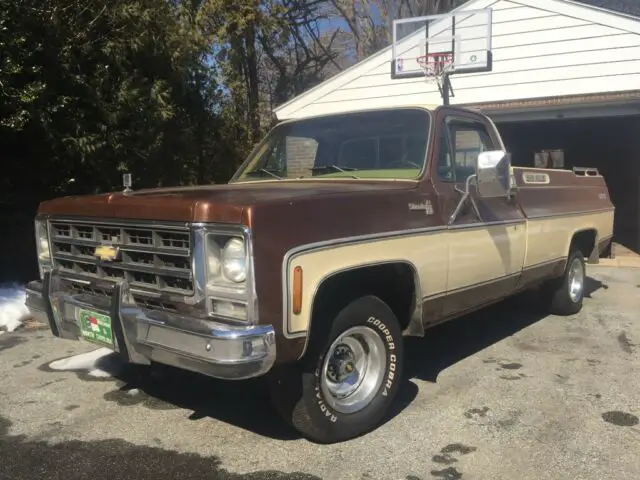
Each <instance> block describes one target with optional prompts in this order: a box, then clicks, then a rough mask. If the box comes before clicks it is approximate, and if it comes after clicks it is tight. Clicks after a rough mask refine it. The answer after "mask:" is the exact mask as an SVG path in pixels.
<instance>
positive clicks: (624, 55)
mask: <svg viewBox="0 0 640 480" xmlns="http://www.w3.org/2000/svg"><path fill="white" fill-rule="evenodd" d="M486 7H490V8H492V9H493V40H492V42H493V71H492V72H485V73H473V74H460V75H454V76H452V77H451V79H452V84H453V90H454V93H455V96H454V97H452V98H451V103H452V104H468V103H480V102H498V101H508V100H520V99H531V98H539V97H550V96H565V95H577V94H590V93H601V92H616V91H625V90H634V89H638V88H639V87H640V20H636V19H634V18H632V17H625V16H622V15H617V14H614V13H609V12H606V11H602V10H595V9H592V8H589V7H585V6H582V5H580V4H576V3H573V2H567V1H565V0H498V1H495V0H493V1H492V0H475V1H471V2H469V3H467V4H466V5H464V6H463V7H462V10H475V9H478V8H486ZM462 31H463V30H462V29H458V32H462ZM390 63H391V49H390V48H387V49H385V50H384V51H382V52H379V53H378V54H376V55H374V56H372V57H370V58H369V59H367V60H365V61H364V62H361V63H360V64H358V65H356V66H355V67H352V69H350V70H349V71H347V72H343V73H342V74H340V75H337V76H336V77H334V78H332V79H329V80H328V81H326V82H324V84H322V85H320V86H319V87H317V88H316V89H313V90H311V91H310V92H308V93H305V94H302V95H300V96H299V97H297V98H296V99H294V100H292V101H291V102H289V103H287V104H285V105H284V106H282V107H280V108H278V109H276V115H277V116H278V118H279V119H286V118H300V117H304V116H308V115H318V114H324V113H335V112H341V111H348V110H353V109H362V108H372V107H387V106H395V105H415V104H427V105H431V104H440V103H441V101H442V100H441V98H440V94H439V92H438V90H437V86H436V85H435V84H432V83H427V82H425V80H424V79H420V78H418V79H403V80H393V79H391V76H390V70H391V65H390Z"/></svg>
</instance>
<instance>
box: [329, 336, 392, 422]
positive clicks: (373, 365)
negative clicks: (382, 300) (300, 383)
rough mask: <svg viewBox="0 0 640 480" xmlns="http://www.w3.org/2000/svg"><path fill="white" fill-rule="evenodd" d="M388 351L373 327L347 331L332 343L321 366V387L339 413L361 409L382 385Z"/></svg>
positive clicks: (330, 403)
mask: <svg viewBox="0 0 640 480" xmlns="http://www.w3.org/2000/svg"><path fill="white" fill-rule="evenodd" d="M386 360H387V352H386V350H385V347H384V343H383V341H382V339H381V338H380V336H379V335H378V334H377V333H376V332H375V331H374V330H372V329H371V328H369V327H365V326H357V327H352V328H349V329H348V330H346V331H344V332H343V333H342V334H341V335H340V336H339V337H338V338H336V340H335V341H334V342H333V343H332V344H331V346H330V347H329V350H328V352H327V356H326V357H325V359H324V363H323V365H322V373H321V377H320V388H321V390H322V393H323V394H324V397H325V400H326V402H327V403H328V404H329V405H330V406H331V407H332V408H333V409H335V410H336V411H338V412H340V413H353V412H357V411H359V410H362V409H363V408H364V407H366V406H367V405H368V404H369V402H371V400H372V399H373V397H374V396H375V395H376V392H377V391H378V389H379V388H380V385H381V384H382V380H383V375H384V372H385V367H386V363H387V361H386Z"/></svg>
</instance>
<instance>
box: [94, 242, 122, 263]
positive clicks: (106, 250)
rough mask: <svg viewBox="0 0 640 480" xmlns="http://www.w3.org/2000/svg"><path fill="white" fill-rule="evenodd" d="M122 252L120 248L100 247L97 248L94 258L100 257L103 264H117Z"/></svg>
mask: <svg viewBox="0 0 640 480" xmlns="http://www.w3.org/2000/svg"><path fill="white" fill-rule="evenodd" d="M119 253H120V250H119V249H118V247H114V246H112V245H100V246H98V247H96V250H95V252H94V254H93V255H94V256H96V257H98V258H99V259H100V260H102V261H103V262H115V261H116V260H118V254H119Z"/></svg>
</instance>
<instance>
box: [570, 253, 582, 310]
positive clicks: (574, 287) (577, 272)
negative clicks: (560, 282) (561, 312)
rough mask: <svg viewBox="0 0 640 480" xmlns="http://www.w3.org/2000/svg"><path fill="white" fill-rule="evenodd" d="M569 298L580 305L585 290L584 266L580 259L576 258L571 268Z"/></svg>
mask: <svg viewBox="0 0 640 480" xmlns="http://www.w3.org/2000/svg"><path fill="white" fill-rule="evenodd" d="M568 280H569V298H570V299H571V301H572V302H573V303H578V302H579V301H580V299H581V298H582V291H583V290H584V265H583V264H582V262H581V261H580V259H579V258H574V259H573V262H571V266H570V267H569V279H568Z"/></svg>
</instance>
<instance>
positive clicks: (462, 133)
mask: <svg viewBox="0 0 640 480" xmlns="http://www.w3.org/2000/svg"><path fill="white" fill-rule="evenodd" d="M440 135H441V137H440V148H439V152H438V157H437V160H438V163H437V174H438V178H439V179H440V180H442V181H445V182H457V183H463V182H464V181H466V179H467V178H468V177H469V175H473V174H474V173H475V172H476V164H477V162H478V155H479V154H480V153H481V152H486V151H489V150H494V149H495V148H494V145H493V141H492V140H491V137H490V136H489V133H488V131H487V128H486V126H485V125H484V124H483V123H481V122H477V121H474V120H471V119H463V118H456V117H448V118H446V119H445V124H444V125H443V128H442V129H440Z"/></svg>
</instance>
